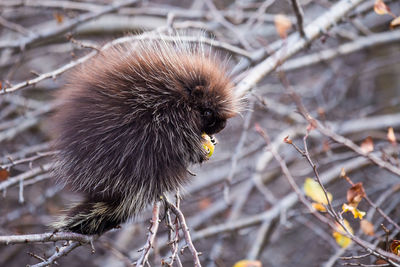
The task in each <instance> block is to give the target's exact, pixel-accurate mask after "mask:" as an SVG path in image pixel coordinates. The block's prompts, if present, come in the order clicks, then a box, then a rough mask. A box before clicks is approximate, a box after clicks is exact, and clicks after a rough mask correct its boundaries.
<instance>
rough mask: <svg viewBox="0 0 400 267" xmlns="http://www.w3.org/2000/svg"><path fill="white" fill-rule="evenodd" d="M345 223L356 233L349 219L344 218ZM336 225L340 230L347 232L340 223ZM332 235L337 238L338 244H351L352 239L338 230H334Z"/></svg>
mask: <svg viewBox="0 0 400 267" xmlns="http://www.w3.org/2000/svg"><path fill="white" fill-rule="evenodd" d="M343 224H344V226H345V227H346V229H347V230H348V231H349V232H350V233H352V234H353V233H354V232H353V228H351V227H350V224H349V222H348V221H347V220H343ZM336 227H337V228H338V230H339V231H341V232H346V231H345V230H344V229H343V227H342V226H341V225H340V224H338V223H336ZM332 235H333V237H334V238H335V240H336V243H338V245H339V246H341V247H342V248H346V247H348V246H349V245H350V244H351V239H350V238H349V237H347V236H345V235H342V234H341V233H339V232H337V231H334V232H333V234H332Z"/></svg>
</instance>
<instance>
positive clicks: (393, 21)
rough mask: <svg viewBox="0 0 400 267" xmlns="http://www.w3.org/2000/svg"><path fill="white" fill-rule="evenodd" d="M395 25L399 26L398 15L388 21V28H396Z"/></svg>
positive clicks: (399, 18) (399, 19)
mask: <svg viewBox="0 0 400 267" xmlns="http://www.w3.org/2000/svg"><path fill="white" fill-rule="evenodd" d="M397 26H400V17H397V18H395V19H394V20H392V21H391V22H390V28H391V29H393V28H396V27H397Z"/></svg>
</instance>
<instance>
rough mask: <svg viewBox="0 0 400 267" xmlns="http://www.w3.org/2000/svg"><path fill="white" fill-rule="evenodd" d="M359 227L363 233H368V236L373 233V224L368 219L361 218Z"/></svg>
mask: <svg viewBox="0 0 400 267" xmlns="http://www.w3.org/2000/svg"><path fill="white" fill-rule="evenodd" d="M360 227H361V230H362V231H363V232H364V234H366V235H370V236H373V235H375V231H374V225H373V224H372V223H370V222H369V221H367V220H365V219H364V220H361V222H360Z"/></svg>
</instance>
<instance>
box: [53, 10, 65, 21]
mask: <svg viewBox="0 0 400 267" xmlns="http://www.w3.org/2000/svg"><path fill="white" fill-rule="evenodd" d="M53 16H54V18H55V19H56V21H57V23H58V24H61V23H63V21H64V15H63V14H61V13H59V12H54V13H53Z"/></svg>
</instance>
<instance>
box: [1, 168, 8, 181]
mask: <svg viewBox="0 0 400 267" xmlns="http://www.w3.org/2000/svg"><path fill="white" fill-rule="evenodd" d="M9 176H10V173H9V172H8V171H7V170H6V169H3V168H0V182H3V181H5V180H7V179H8V177H9Z"/></svg>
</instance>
